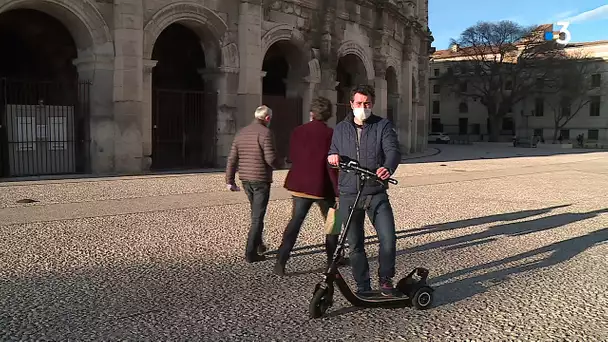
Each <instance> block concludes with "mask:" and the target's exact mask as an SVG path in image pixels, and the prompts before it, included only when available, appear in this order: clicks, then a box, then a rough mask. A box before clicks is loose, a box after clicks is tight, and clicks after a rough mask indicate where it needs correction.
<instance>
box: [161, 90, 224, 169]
mask: <svg viewBox="0 0 608 342" xmlns="http://www.w3.org/2000/svg"><path fill="white" fill-rule="evenodd" d="M153 96H154V98H153V102H152V107H153V108H152V112H153V113H154V114H153V116H152V165H151V168H152V169H155V170H178V169H198V168H210V167H214V166H215V160H216V158H215V157H216V127H217V93H211V92H204V91H193V90H174V89H154V92H153Z"/></svg>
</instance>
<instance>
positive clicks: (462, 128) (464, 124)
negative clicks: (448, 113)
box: [458, 118, 469, 135]
mask: <svg viewBox="0 0 608 342" xmlns="http://www.w3.org/2000/svg"><path fill="white" fill-rule="evenodd" d="M458 134H460V135H467V134H469V119H468V118H460V119H458Z"/></svg>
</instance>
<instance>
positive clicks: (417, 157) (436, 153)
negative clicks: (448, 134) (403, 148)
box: [401, 147, 441, 162]
mask: <svg viewBox="0 0 608 342" xmlns="http://www.w3.org/2000/svg"><path fill="white" fill-rule="evenodd" d="M429 150H435V152H433V153H430V154H425V155H423V156H416V157H410V158H407V157H406V158H402V159H401V161H402V162H403V161H408V160H413V159H420V158H426V157H432V156H436V155H438V154H439V153H441V149H438V148H435V147H430V148H429Z"/></svg>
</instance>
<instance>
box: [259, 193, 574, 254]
mask: <svg viewBox="0 0 608 342" xmlns="http://www.w3.org/2000/svg"><path fill="white" fill-rule="evenodd" d="M569 206H570V204H564V205H557V206H552V207H547V208H541V209H531V210H522V211H516V212H511V213H504V214H496V215H488V216H482V217H476V218H472V219H466V220H459V221H452V222H446V223H440V224H433V225H428V226H424V227H420V228H414V229H405V230H399V231H397V232H396V235H397V239H404V238H408V237H413V236H420V235H425V234H431V233H437V232H443V231H448V230H453V229H460V228H466V227H470V226H477V225H482V224H488V223H492V222H504V221H507V222H509V221H517V220H522V219H525V218H529V217H533V216H538V215H543V214H547V213H549V212H551V211H553V210H555V209H560V208H565V207H569ZM365 240H366V242H365V244H366V245H370V244H375V243H378V235H369V236H366V237H365ZM324 251H325V245H324V244H315V245H305V246H298V247H295V248H294V249H293V250H292V254H291V256H290V257H291V258H293V257H298V256H303V255H310V254H317V253H323V252H324ZM277 253H278V251H277V250H272V251H268V253H267V255H268V256H272V255H276V254H277Z"/></svg>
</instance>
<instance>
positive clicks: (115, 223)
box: [0, 145, 608, 341]
mask: <svg viewBox="0 0 608 342" xmlns="http://www.w3.org/2000/svg"><path fill="white" fill-rule="evenodd" d="M433 147H434V146H433ZM437 147H438V148H439V149H440V150H441V153H439V154H436V155H431V156H424V155H421V156H420V157H418V158H416V159H410V160H405V161H404V164H402V165H401V166H400V168H399V170H398V172H397V174H396V178H397V179H398V180H399V181H400V184H399V185H398V186H395V187H393V188H391V190H390V196H391V200H392V204H393V208H394V210H395V214H396V221H397V222H396V223H397V229H398V233H397V234H398V242H397V249H398V251H399V252H398V257H397V267H398V270H397V271H398V274H399V275H400V276H404V275H405V274H407V272H409V271H410V270H411V269H412V268H413V267H416V266H424V267H427V268H429V269H430V270H431V278H432V279H431V283H432V284H433V285H434V286H435V287H436V290H437V291H436V292H435V295H436V297H435V306H434V307H433V308H431V309H429V310H427V311H416V310H413V309H410V308H400V309H357V308H353V307H351V305H350V304H349V303H348V302H347V301H346V300H345V299H344V298H343V297H342V296H341V295H340V294H339V293H338V294H336V297H335V298H336V302H335V304H334V307H332V308H331V309H330V311H329V312H328V315H329V317H326V318H322V319H318V320H311V319H309V318H308V313H307V308H308V303H309V300H310V299H311V297H312V290H313V287H314V284H315V283H316V282H317V281H318V280H319V279H320V273H319V271H320V270H319V267H320V266H322V265H323V261H324V251H323V241H324V236H323V232H322V229H323V228H322V224H323V222H322V220H321V216H320V214H319V213H318V210H312V211H311V214H310V216H309V217H308V218H307V220H306V221H305V223H304V227H303V229H302V233H301V235H300V238H299V241H298V244H297V246H296V247H297V248H296V249H297V250H296V251H294V256H293V257H292V259H290V261H289V263H288V265H287V272H288V273H289V275H288V276H287V277H284V278H279V277H277V276H274V275H273V274H272V268H273V265H274V254H273V252H274V251H275V250H276V249H277V248H278V246H279V243H280V238H281V234H282V230H283V229H284V227H285V225H286V224H287V221H288V219H289V215H290V211H291V203H290V199H289V194H288V193H287V192H286V191H285V190H284V189H282V184H283V180H284V177H285V175H286V171H279V172H277V173H275V175H276V176H275V183H274V185H273V190H272V197H271V202H270V205H269V210H268V214H267V218H266V228H265V236H264V239H265V241H266V243H267V244H268V245H269V247H270V249H271V251H270V255H269V260H267V261H265V262H261V263H256V264H247V263H245V262H244V259H243V256H244V243H245V240H246V235H247V230H248V224H249V221H248V220H249V216H248V215H249V213H248V203H247V200H246V197H245V194H244V193H242V192H240V193H230V192H227V191H226V190H225V185H224V182H223V180H224V176H223V174H220V173H199V174H180V175H150V176H141V177H107V178H101V179H100V178H85V179H77V180H75V179H64V180H47V181H26V182H6V183H0V340H3V341H11V340H25V341H27V340H39V339H40V340H57V341H61V340H63V341H67V340H70V341H87V340H140V341H141V340H146V341H160V340H181V341H185V340H188V341H466V340H476V341H490V340H492V341H494V340H496V341H511V340H513V341H516V340H521V341H606V340H608V295H607V293H608V258H607V257H606V256H607V255H608V244H607V243H606V241H608V197H607V194H608V152H590V151H574V150H570V151H568V150H563V151H559V152H560V153H556V151H555V150H547V149H544V150H543V149H523V148H521V149H520V148H517V149H516V148H513V147H510V148H509V147H488V146H451V145H450V146H437ZM429 154H432V153H429ZM533 154H538V156H534V155H533ZM22 202H31V203H22ZM366 224H367V225H368V227H367V234H368V236H369V237H370V239H369V241H370V244H369V245H368V246H367V248H368V255H370V256H376V254H377V243H376V242H377V240H376V239H375V237H374V231H373V228H372V227H370V226H369V222H367V223H366ZM371 267H372V271H373V273H374V274H375V269H376V267H377V263H376V261H375V259H374V260H373V261H372V262H371ZM345 270H346V271H347V270H348V268H346V269H345ZM348 278H349V280H350V274H348Z"/></svg>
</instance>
